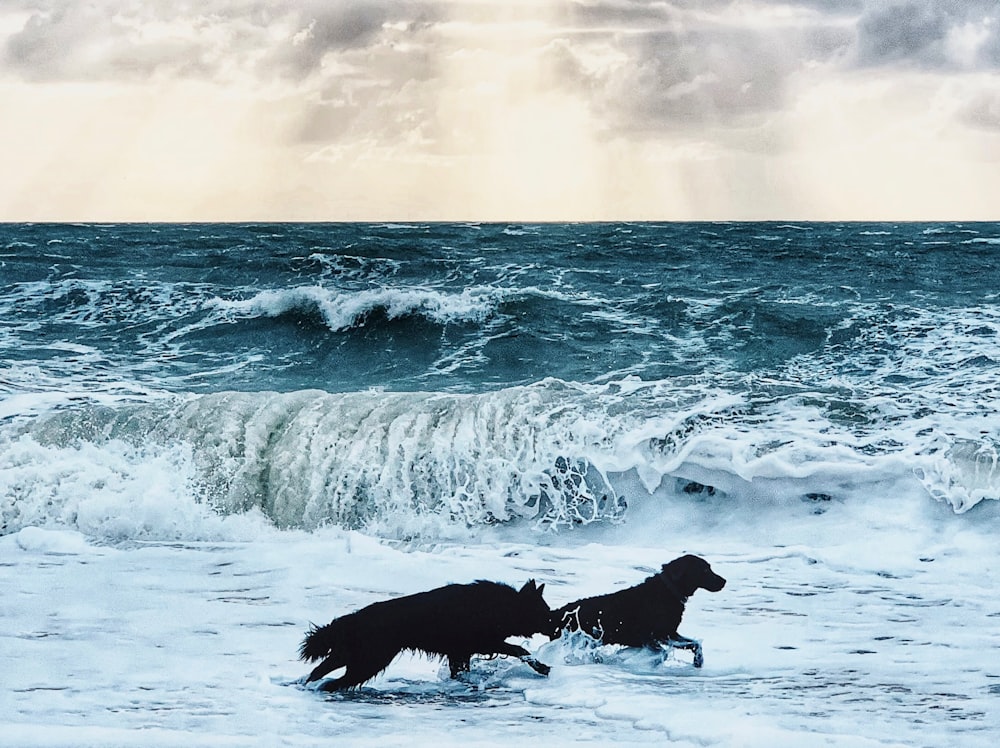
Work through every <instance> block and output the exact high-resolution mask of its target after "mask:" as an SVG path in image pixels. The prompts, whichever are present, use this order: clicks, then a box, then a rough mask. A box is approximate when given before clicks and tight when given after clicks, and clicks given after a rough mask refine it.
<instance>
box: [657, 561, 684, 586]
mask: <svg viewBox="0 0 1000 748" xmlns="http://www.w3.org/2000/svg"><path fill="white" fill-rule="evenodd" d="M682 558H683V557H682ZM686 571H687V567H686V564H684V563H683V562H682V560H681V559H680V558H675V559H674V560H673V561H671V562H670V563H668V564H664V565H663V568H662V570H661V572H660V573H662V574H665V575H666V577H667V579H669V580H670V581H672V582H679V581H681V579H682V578H683V577H684V574H685V572H686Z"/></svg>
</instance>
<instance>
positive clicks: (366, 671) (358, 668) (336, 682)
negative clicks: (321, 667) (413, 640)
mask: <svg viewBox="0 0 1000 748" xmlns="http://www.w3.org/2000/svg"><path fill="white" fill-rule="evenodd" d="M397 654H399V652H398V651H397V650H392V651H391V652H384V651H383V652H377V651H375V652H372V651H369V652H366V653H365V655H366V656H365V658H364V660H361V661H359V660H357V659H355V660H354V661H353V662H348V663H346V665H347V672H345V673H344V674H343V675H342V676H340V677H339V678H334V679H333V680H328V681H324V682H323V683H321V684H320V686H319V690H320V691H340V690H343V689H348V688H354V687H355V686H360V685H361V684H362V683H364V682H365V681H369V680H371V679H372V678H374V677H375V676H376V675H378V674H379V673H381V672H382V671H383V670H385V669H386V668H387V667H389V663H390V662H392V661H393V659H394V658H395V657H396V655H397ZM327 672H329V671H327Z"/></svg>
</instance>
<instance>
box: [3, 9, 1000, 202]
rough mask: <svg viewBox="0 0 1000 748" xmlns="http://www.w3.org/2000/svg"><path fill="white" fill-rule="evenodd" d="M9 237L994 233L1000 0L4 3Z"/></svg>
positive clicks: (999, 151) (998, 182)
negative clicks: (969, 225)
mask: <svg viewBox="0 0 1000 748" xmlns="http://www.w3.org/2000/svg"><path fill="white" fill-rule="evenodd" d="M0 112H2V116H0V163H2V164H4V178H3V180H0V220H7V221H26V220H95V221H103V220H139V221H145V220H271V219H276V220H363V219H373V220H382V219H395V220H406V219H410V220H432V219H445V220H447V219H462V220H466V219H468V220H593V219H608V220H622V219H676V220H686V219H768V218H774V219H816V220H825V219H831V220H849V219H882V220H901V219H997V218H1000V215H998V209H997V205H1000V201H998V199H997V196H998V195H1000V6H998V5H997V3H996V2H995V0H797V1H796V0H786V1H784V2H781V1H780V0H667V1H665V2H641V1H639V0H586V1H584V0H581V1H579V2H557V1H555V0H552V1H550V2H543V1H542V0H532V1H531V2H514V3H512V2H510V0H507V1H506V2H490V1H489V0H480V1H474V0H427V1H426V2H420V1H411V0H339V1H338V2H321V1H320V0H283V1H281V0H279V1H276V2H264V0H256V1H252V2H246V1H245V0H200V1H199V2H190V1H188V2H178V1H177V0H170V2H167V0H139V1H138V2H136V1H135V0H100V2H94V3H80V2H77V1H76V0H5V2H4V3H3V5H2V6H0Z"/></svg>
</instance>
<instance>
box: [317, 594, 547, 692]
mask: <svg viewBox="0 0 1000 748" xmlns="http://www.w3.org/2000/svg"><path fill="white" fill-rule="evenodd" d="M544 590H545V585H544V584H542V585H537V584H535V580H534V579H530V580H528V582H527V583H526V584H525V585H524V586H522V587H521V589H520V590H515V589H514V588H513V587H511V586H509V585H506V584H501V583H499V582H488V581H483V580H480V581H478V582H473V583H472V584H449V585H445V586H444V587H439V588H437V589H434V590H429V591H427V592H418V593H417V594H415V595H405V596H403V597H397V598H393V599H391V600H383V601H381V602H377V603H372V604H371V605H369V606H367V607H365V608H361V609H360V610H356V611H354V612H353V613H348V614H347V615H343V616H340V617H339V618H335V619H333V620H332V621H330V623H328V624H326V625H325V626H313V627H312V628H311V629H310V630H309V632H308V633H307V634H306V638H305V640H304V641H303V642H302V646H301V648H300V649H299V656H300V657H301V659H303V660H305V661H307V662H315V661H317V660H319V661H320V662H319V664H318V665H317V666H316V667H315V668H314V669H313V671H312V672H311V673H310V674H309V676H308V677H307V678H306V679H305V682H306V683H310V682H313V681H319V680H320V679H322V678H324V677H325V676H327V675H329V674H330V673H334V672H335V671H340V670H343V671H344V672H343V674H342V675H340V676H339V677H335V678H332V679H329V680H324V681H322V682H321V683H320V684H319V686H318V688H319V689H320V690H322V691H339V690H342V689H350V688H357V687H358V686H360V685H361V684H363V683H365V682H366V681H369V680H371V679H372V678H374V677H375V676H377V675H378V674H379V673H381V672H382V671H383V670H385V669H386V668H387V667H388V666H389V663H391V662H392V660H393V659H395V657H396V655H398V654H399V653H400V652H403V651H406V650H411V651H417V652H424V653H426V654H428V655H431V656H439V657H443V658H446V659H447V660H448V666H449V669H450V670H451V677H452V678H457V677H458V676H459V675H460V674H461V673H464V672H468V670H469V663H470V660H471V658H472V656H473V655H476V654H480V655H487V656H490V655H508V656H510V657H517V658H519V659H520V660H521V661H522V662H524V663H525V664H527V665H528V666H530V667H531V668H532V669H534V670H535V671H536V672H537V673H539V674H540V675H547V674H548V672H549V667H548V665H545V664H544V663H541V662H539V661H538V660H536V659H535V658H534V657H533V656H532V655H531V653H530V652H528V650H526V649H525V648H524V647H521V646H520V645H517V644H511V643H509V642H507V641H506V640H507V638H508V637H511V636H518V637H530V636H533V635H534V634H544V633H546V632H548V630H549V625H550V624H549V619H550V616H551V614H552V611H550V610H549V606H548V605H547V604H546V602H545V599H544V598H543V597H542V592H543V591H544Z"/></svg>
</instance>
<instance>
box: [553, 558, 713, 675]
mask: <svg viewBox="0 0 1000 748" xmlns="http://www.w3.org/2000/svg"><path fill="white" fill-rule="evenodd" d="M725 586H726V580H725V579H723V578H722V577H720V576H719V575H718V574H716V573H715V572H713V571H712V568H711V567H710V566H709V565H708V562H707V561H705V560H704V559H703V558H699V557H698V556H681V557H680V558H675V559H674V560H673V561H671V562H670V563H669V564H664V565H663V570H662V571H661V572H660V573H659V574H654V575H653V576H651V577H649V578H648V579H646V581H645V582H642V583H641V584H637V585H636V586H635V587H629V588H628V589H625V590H619V591H618V592H612V593H611V594H608V595H600V596H598V597H588V598H585V599H583V600H577V601H576V602H574V603H570V604H569V605H564V606H563V607H561V608H559V610H556V611H554V612H553V613H552V623H553V626H554V630H553V631H551V632H550V633H549V636H550V638H552V639H556V638H558V637H559V636H560V635H561V634H562V632H563V631H564V630H568V631H577V630H580V631H583V632H584V633H585V634H589V635H590V636H593V637H594V638H595V639H598V640H600V641H601V642H602V643H604V644H625V645H626V646H629V647H653V648H657V647H661V646H663V645H670V646H673V647H677V648H679V649H690V650H693V651H694V666H695V667H701V666H702V662H703V660H702V653H701V644H700V643H699V642H697V641H696V640H694V639H688V638H687V637H686V636H681V635H680V634H679V633H677V627H678V626H680V623H681V616H683V615H684V603H685V602H687V599H688V598H689V597H691V595H693V594H694V591H695V590H697V589H703V590H708V591H709V592H718V591H719V590H721V589H722V588H723V587H725Z"/></svg>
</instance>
